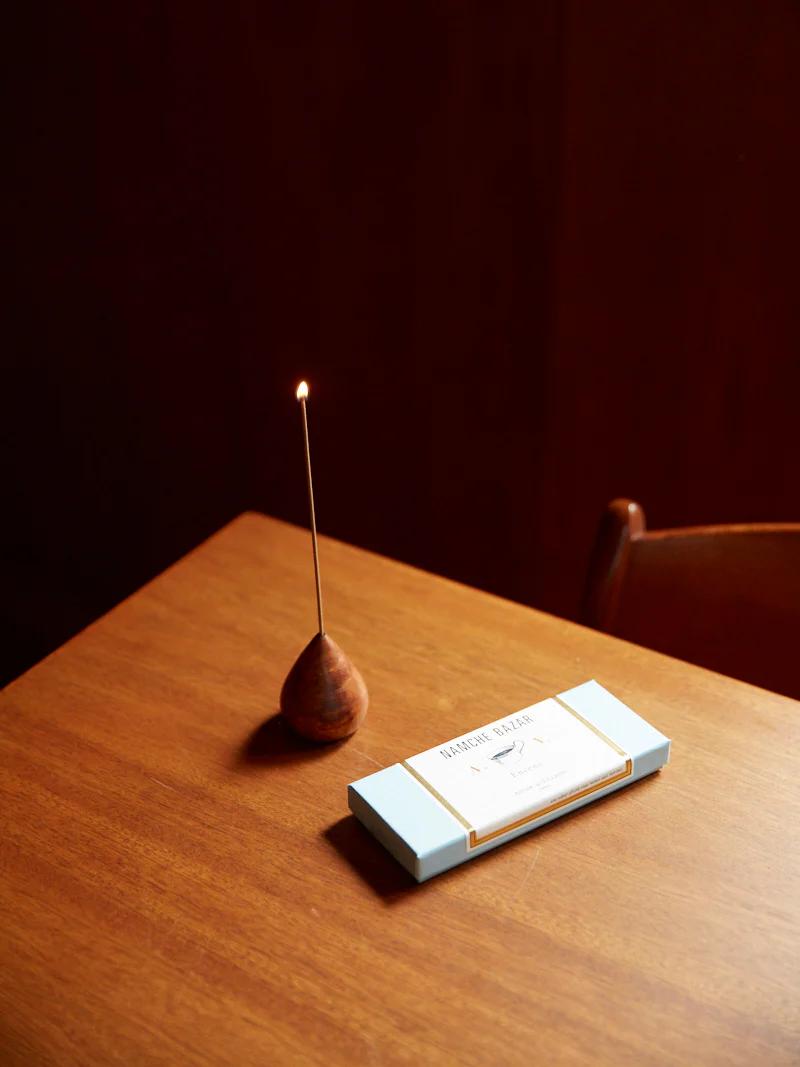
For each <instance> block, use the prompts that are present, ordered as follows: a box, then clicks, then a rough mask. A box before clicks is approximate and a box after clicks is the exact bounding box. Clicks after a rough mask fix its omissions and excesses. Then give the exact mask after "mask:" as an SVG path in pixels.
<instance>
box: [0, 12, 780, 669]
mask: <svg viewBox="0 0 800 1067" xmlns="http://www.w3.org/2000/svg"><path fill="white" fill-rule="evenodd" d="M34 17H35V23H34ZM15 18H16V20H17V23H18V25H17V27H16V30H15V44H16V47H15V53H16V69H15V70H14V72H13V87H14V94H13V98H14V105H15V107H14V124H13V125H14V129H13V143H14V152H13V155H12V157H11V158H12V172H13V173H12V176H13V177H14V179H15V180H14V182H13V191H12V198H11V201H10V203H11V208H12V211H11V216H12V219H11V221H12V231H13V232H12V244H11V248H12V251H11V262H12V264H13V278H12V282H11V288H10V294H11V297H12V300H11V304H12V309H13V321H12V327H11V332H10V335H9V341H8V344H7V345H6V353H7V355H8V357H9V362H10V369H9V371H8V373H7V375H6V381H7V382H8V385H9V388H8V390H7V391H6V394H5V400H4V424H5V429H6V436H7V437H8V439H9V444H10V448H8V449H7V450H6V457H7V465H6V468H5V473H4V485H5V499H6V503H7V505H8V514H9V516H10V519H9V521H8V522H7V524H6V528H5V538H6V540H7V542H8V547H7V549H6V553H5V558H6V560H7V574H6V581H5V589H6V594H5V597H4V603H3V609H2V611H3V617H4V621H5V625H6V630H7V633H8V636H7V639H6V641H5V653H4V659H5V661H6V663H5V673H6V674H9V673H13V671H14V670H17V669H20V668H21V667H22V666H23V665H24V664H25V663H26V662H29V661H30V660H31V659H32V658H35V657H36V656H37V655H39V654H41V653H42V652H44V651H45V650H46V649H47V648H48V647H51V646H52V645H53V644H56V643H58V642H59V641H61V640H63V638H64V637H65V636H66V635H67V634H68V633H69V632H70V631H71V630H72V629H74V628H75V627H76V626H79V625H81V624H82V623H83V622H85V621H87V620H88V619H89V618H91V617H92V616H93V615H94V614H96V613H97V612H98V611H101V610H103V609H104V608H106V607H107V606H109V605H110V604H111V603H113V602H114V601H116V600H117V599H119V598H120V597H121V596H123V595H125V594H126V593H127V592H128V591H130V590H131V589H132V588H134V587H135V586H136V585H137V584H139V583H140V582H141V581H143V580H145V579H146V578H147V577H148V576H149V575H151V574H152V573H154V572H155V571H157V570H158V569H160V568H161V567H163V566H164V565H166V564H167V563H168V562H169V561H170V560H172V559H173V558H175V557H176V556H177V555H178V554H180V553H182V552H183V551H185V550H186V549H187V548H188V547H190V545H191V544H193V543H195V542H196V541H197V540H198V539H200V538H201V537H203V536H205V535H206V534H207V533H208V532H210V530H212V529H213V528H215V527H216V526H218V525H220V524H221V523H222V522H223V521H224V520H225V519H227V518H228V517H230V516H231V515H233V514H234V513H236V512H238V511H240V510H242V509H244V508H246V507H255V508H260V509H262V510H265V511H268V512H272V513H274V514H276V515H279V516H281V517H284V518H288V519H291V520H294V521H304V516H305V501H304V487H303V486H304V483H303V476H302V452H301V448H300V438H299V432H300V429H299V421H298V413H297V411H296V408H295V404H294V401H293V400H292V390H293V386H294V384H295V382H296V380H297V379H298V377H300V376H306V377H308V378H309V380H310V381H311V383H312V387H313V394H312V401H311V405H310V414H311V420H312V422H311V432H312V447H313V452H314V463H315V476H316V483H317V488H318V494H319V499H318V510H319V519H320V526H321V529H322V530H324V531H325V532H327V533H330V534H332V535H334V536H337V537H340V538H344V539H347V540H351V541H354V542H356V543H358V544H361V545H364V546H366V547H370V548H375V549H378V550H380V551H383V552H385V553H388V554H390V555H395V556H399V557H401V558H403V559H406V560H409V561H411V562H414V563H417V564H419V565H421V566H423V567H429V568H433V569H435V570H438V571H442V572H444V573H447V574H450V575H452V576H454V577H457V578H460V579H462V580H464V581H468V582H472V583H475V584H477V585H480V586H483V587H486V588H489V589H492V590H494V591H497V592H499V593H502V594H505V595H509V596H512V597H516V598H518V599H522V600H527V601H529V602H532V603H534V604H537V605H539V606H542V607H545V608H547V609H549V610H552V611H556V612H560V613H563V614H567V615H571V614H574V612H575V611H576V609H577V603H578V595H579V591H580V587H581V583H582V580H583V574H584V568H585V563H586V558H587V555H588V550H589V546H590V544H591V539H592V536H593V532H594V528H595V524H596V520H597V517H598V516H599V514H600V512H601V511H602V508H603V507H604V506H605V504H606V503H607V501H608V499H610V498H611V497H613V496H615V495H618V494H620V493H626V494H629V495H631V496H634V497H636V498H637V499H640V500H641V501H642V503H643V504H644V505H645V506H646V507H647V510H648V514H649V516H650V517H651V519H652V521H653V523H654V524H656V525H678V524H680V523H683V522H711V521H726V520H727V521H729V520H734V519H741V520H750V521H755V520H773V519H785V520H788V519H798V518H800V514H798V504H797V496H796V492H795V489H794V479H793V471H794V467H795V466H796V464H797V460H798V458H800V457H799V455H798V445H797V443H796V436H795V433H794V429H793V423H794V410H793V408H794V403H795V398H796V396H797V394H798V387H799V386H800V372H799V371H798V362H799V361H798V357H797V353H798V351H799V350H800V345H799V344H798V342H800V321H798V313H797V302H796V300H795V296H794V281H793V279H794V275H795V265H794V249H795V248H796V247H797V246H798V238H799V237H800V233H798V229H799V228H800V227H799V225H798V216H797V212H796V208H795V201H796V193H795V189H796V188H797V187H798V184H800V160H798V149H797V144H798V139H797V137H796V136H795V132H796V131H795V116H796V114H797V113H798V104H800V100H798V96H799V95H800V93H799V91H798V82H797V79H796V75H795V71H796V70H797V69H798V66H799V65H800V27H799V26H798V13H797V8H796V7H795V6H794V5H792V4H789V3H785V4H783V3H774V4H770V5H753V4H744V3H733V4H726V5H722V4H719V5H706V6H703V7H698V6H697V5H694V4H692V5H688V4H687V5H674V4H670V5H668V4H666V3H658V4H655V5H652V4H651V5H645V6H642V5H637V4H634V3H623V2H615V3H613V4H606V5H602V6H592V5H582V4H567V5H562V4H557V3H555V2H553V3H541V4H536V5H531V4H525V3H521V2H520V3H511V2H509V3H504V4H500V5H496V4H495V5H485V4H473V5H461V4H454V3H448V2H444V0H442V2H439V3H433V4H424V5H422V4H410V5H403V6H401V7H396V8H391V9H390V8H387V7H385V6H384V5H374V4H357V3H337V4H325V3H316V4H315V3H304V2H302V3H295V4H287V5H283V4H262V3H255V2H251V3H244V2H238V3H235V4H229V5H226V6H224V7H220V6H219V5H210V4H204V3H193V4H189V3H186V2H184V0H180V2H179V0H173V2H170V3H167V4H162V5H137V6H136V7H135V8H130V7H122V8H120V7H119V6H115V5H106V6H105V7H103V6H101V5H95V4H89V3H79V4H76V5H71V6H70V9H69V10H67V9H66V8H63V7H61V6H59V5H50V6H49V7H48V6H47V5H45V7H44V8H37V9H36V13H35V16H33V15H30V14H27V13H26V12H25V11H22V12H20V11H18V12H17V13H16V16H15ZM25 20H28V21H27V23H26V21H25Z"/></svg>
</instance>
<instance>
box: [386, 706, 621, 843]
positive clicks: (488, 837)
mask: <svg viewBox="0 0 800 1067" xmlns="http://www.w3.org/2000/svg"><path fill="white" fill-rule="evenodd" d="M553 699H554V700H555V701H557V702H558V703H559V704H560V705H561V707H562V708H564V709H565V711H568V712H569V713H570V715H573V716H574V717H575V718H576V719H578V721H579V722H581V723H583V725H584V726H585V727H586V728H587V729H589V730H591V731H592V733H594V734H597V736H598V737H599V738H600V740H601V741H605V743H606V744H607V745H609V746H610V747H611V748H613V749H614V751H615V752H616V753H617V755H619V756H622V757H624V759H625V769H624V770H622V771H618V772H617V773H616V774H612V775H611V777H610V778H604V779H603V780H602V781H600V782H595V783H594V784H593V785H590V786H587V787H586V788H585V789H581V790H579V792H577V793H571V794H570V795H569V796H566V797H562V798H561V800H556V801H554V802H553V803H552V804H548V805H547V806H546V807H544V808H539V810H538V811H533V812H531V813H530V814H528V815H523V816H522V817H521V818H519V819H515V820H514V821H513V822H510V823H508V825H507V826H501V827H500V829H498V830H491V831H490V832H489V833H487V834H483V835H481V836H479V835H478V832H477V830H476V829H475V827H474V826H472V824H471V823H470V822H469V820H468V819H465V818H464V816H463V815H462V814H461V812H460V811H458V810H457V809H456V808H454V807H453V805H452V804H451V803H450V802H449V801H448V800H445V798H444V797H443V796H442V794H441V793H440V792H439V791H438V789H434V787H433V786H432V785H431V783H430V782H429V781H428V780H427V779H426V778H425V777H424V776H423V775H421V774H420V773H419V771H417V770H415V769H414V768H413V767H412V766H410V764H409V763H408V761H407V760H403V762H402V766H403V767H405V769H406V770H407V771H408V772H409V774H411V775H412V776H413V777H414V778H416V780H417V781H418V782H419V784H420V785H421V786H424V788H425V789H427V790H428V792H429V793H431V794H432V795H433V796H434V797H435V798H436V799H437V800H438V801H439V803H440V804H441V805H442V807H444V808H446V809H447V810H448V811H449V812H450V814H451V815H452V816H453V817H454V818H455V819H458V821H459V822H460V823H461V825H462V826H463V827H464V829H465V830H466V831H467V833H468V834H469V847H470V848H477V846H478V845H484V844H486V842H487V841H494V839H495V838H497V837H502V835H503V834H507V833H510V832H511V831H512V830H518V829H519V828H520V826H525V825H526V824H527V823H529V822H533V821H534V820H535V819H541V818H542V817H543V816H544V815H549V814H550V812H551V811H557V810H558V809H559V808H563V807H565V806H566V805H567V804H572V803H573V802H574V801H576V800H581V799H582V798H583V797H588V796H589V794H590V793H596V792H597V791H598V790H599V789H605V787H606V786H608V785H613V784H614V782H621V781H622V779H623V778H628V777H629V776H630V775H631V773H632V772H633V761H632V759H631V758H630V756H629V755H628V753H627V752H625V751H624V750H623V749H621V748H620V747H619V745H618V744H616V742H614V741H612V740H611V738H610V737H606V735H605V734H604V733H603V732H602V730H598V729H597V727H596V726H595V725H594V724H593V723H591V722H587V720H586V719H584V717H583V716H582V715H579V714H578V712H577V711H576V710H575V709H574V708H571V707H570V706H569V704H566V703H565V702H564V701H563V700H562V699H561V698H560V697H553Z"/></svg>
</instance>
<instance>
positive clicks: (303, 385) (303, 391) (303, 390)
mask: <svg viewBox="0 0 800 1067" xmlns="http://www.w3.org/2000/svg"><path fill="white" fill-rule="evenodd" d="M307 396H308V382H300V384H299V385H298V387H297V399H298V400H305V398H306V397H307Z"/></svg>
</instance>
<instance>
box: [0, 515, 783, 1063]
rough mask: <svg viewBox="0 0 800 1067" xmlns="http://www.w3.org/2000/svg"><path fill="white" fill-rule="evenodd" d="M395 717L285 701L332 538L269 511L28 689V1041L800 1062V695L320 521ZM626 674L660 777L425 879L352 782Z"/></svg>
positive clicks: (298, 1055) (0, 1057) (115, 1048)
mask: <svg viewBox="0 0 800 1067" xmlns="http://www.w3.org/2000/svg"><path fill="white" fill-rule="evenodd" d="M320 551H321V562H322V570H323V580H324V584H325V588H326V592H327V603H326V608H327V611H326V615H327V619H328V623H329V626H330V628H331V633H332V634H333V635H334V636H335V637H336V638H337V640H339V642H340V643H341V644H342V646H343V647H344V648H345V649H346V650H347V651H348V653H349V654H350V655H351V656H352V657H353V659H354V661H355V662H356V663H357V664H358V665H359V667H360V668H361V670H362V672H363V674H364V676H365V677H366V679H367V682H368V685H369V687H370V691H371V710H370V714H369V716H368V718H367V721H366V723H365V725H364V726H363V728H362V729H361V730H360V731H359V733H358V734H356V735H355V737H353V738H352V739H351V740H350V741H347V742H344V743H342V744H340V745H338V746H333V747H325V748H313V747H310V746H307V745H305V744H303V743H301V742H296V741H294V740H293V739H292V738H291V737H289V736H288V735H287V734H286V733H285V732H284V730H283V728H282V726H281V723H280V721H279V720H277V719H275V718H273V717H272V716H273V715H274V712H275V710H276V704H277V698H278V693H279V690H280V685H281V682H282V680H283V677H284V675H285V673H286V671H287V670H288V668H289V666H290V665H291V663H292V661H293V659H294V657H295V655H296V654H297V653H298V651H299V650H300V648H301V647H302V646H303V645H304V644H305V642H306V641H307V640H308V638H309V637H310V636H311V634H312V633H313V630H314V623H315V610H314V603H313V576H312V570H311V549H310V544H309V540H308V536H307V534H306V533H304V532H303V531H302V530H298V529H295V528H293V527H290V526H287V525H285V524H283V523H280V522H276V521H274V520H272V519H267V518H264V517H263V516H259V515H252V514H248V515H244V516H242V517H241V518H239V519H237V520H236V521H235V522H234V523H232V524H231V525H230V526H228V527H227V528H226V529H224V530H223V531H222V532H221V533H219V534H218V535H217V536H215V537H214V538H212V539H211V540H210V541H209V542H207V543H206V544H204V545H202V546H201V547H200V548H199V549H197V550H196V551H195V552H193V553H192V554H190V555H189V556H188V557H187V558H186V559H184V560H182V561H181V562H180V563H178V564H177V565H176V566H175V567H173V568H172V569H171V570H169V571H168V572H167V573H165V574H164V575H162V576H161V577H160V578H158V579H157V580H156V581H154V582H153V583H152V584H151V585H149V586H147V587H146V588H145V589H143V590H141V591H140V592H139V593H137V594H136V595H135V596H133V597H132V598H131V599H129V600H127V601H125V602H124V603H123V604H121V605H120V606H119V607H117V608H116V609H115V610H114V611H112V612H111V613H110V614H109V615H108V616H106V617H105V618H103V619H101V620H100V621H99V622H97V623H96V624H95V625H93V626H91V627H89V629H88V630H86V631H85V632H84V633H82V634H81V635H80V636H78V637H77V638H75V639H74V640H73V641H71V642H69V643H68V644H67V645H65V646H64V647H63V648H62V649H60V650H59V651H57V652H56V653H55V654H54V655H52V656H50V657H49V659H47V660H45V661H44V662H43V663H41V664H40V665H39V666H37V667H35V668H34V669H33V670H32V671H30V672H29V673H28V674H26V675H25V676H23V677H22V678H20V679H19V680H18V681H17V682H15V683H14V684H13V685H11V686H10V687H9V688H8V689H7V690H6V691H5V692H4V694H3V695H2V732H1V733H0V742H1V743H0V753H1V756H0V791H1V792H0V804H1V805H2V809H1V810H2V845H1V846H0V847H1V848H2V882H1V883H0V909H2V923H1V924H0V927H1V928H2V929H1V932H0V1061H2V1062H3V1063H4V1064H8V1063H25V1064H48V1063H53V1064H56V1063H57V1064H59V1065H63V1064H71V1063H81V1064H112V1063H120V1064H140V1063H169V1064H181V1065H182V1064H189V1063H214V1064H237V1065H238V1064H258V1065H262V1067H263V1065H273V1064H294V1063H309V1064H315V1063H320V1064H323V1063H325V1064H336V1063H342V1064H345V1063H346V1064H362V1063H363V1064H380V1063H424V1064H430V1063H447V1064H449V1063H464V1064H490V1065H495V1064H534V1063H541V1064H548V1065H549V1064H559V1063H581V1064H583V1063H609V1064H610V1063H614V1064H636V1065H637V1067H638V1065H642V1064H654V1063H658V1064H661V1063H664V1064H681V1065H685V1064H693V1065H694V1064H716V1063H719V1064H723V1063H724V1064H733V1063H741V1064H747V1065H748V1067H751V1065H754V1064H769V1065H770V1067H773V1065H775V1064H781V1063H787V1064H788V1063H795V1064H796V1063H798V1062H800V940H799V939H798V910H799V908H800V834H799V833H798V826H800V805H799V804H798V786H797V779H798V770H799V769H800V764H799V763H798V748H799V747H800V746H798V741H800V705H799V704H797V703H796V702H794V701H792V700H789V699H786V698H784V697H780V696H776V695H773V694H771V693H767V692H764V691H762V690H759V689H755V688H753V687H751V686H748V685H744V684H742V683H740V682H736V681H732V680H730V679H728V678H723V677H721V676H718V675H715V674H711V673H709V672H708V671H704V670H701V669H700V668H697V667H691V666H688V665H686V664H684V663H680V662H678V661H676V660H671V659H668V658H666V657H664V656H660V655H657V654H655V653H651V652H648V651H645V650H643V649H641V648H637V647H635V646H633V645H629V644H626V643H624V642H622V641H618V640H615V639H613V638H609V637H606V636H603V635H601V634H597V633H594V632H591V631H589V630H585V629H582V628H581V627H578V626H575V625H572V624H570V623H567V622H563V621H560V620H559V619H555V618H551V617H549V616H546V615H542V614H540V613H538V612H536V611H531V610H529V609H527V608H524V607H520V606H519V605H515V604H511V603H508V602H506V601H503V600H500V599H497V598H496V597H492V596H489V595H486V594H484V593H479V592H476V591H475V590H472V589H468V588H465V587H463V586H459V585H456V584H453V583H451V582H447V581H444V580H443V579H440V578H436V577H433V576H431V575H428V574H424V573H421V572H419V571H416V570H413V569H411V568H409V567H406V566H402V565H400V564H397V563H393V562H390V561H388V560H385V559H381V558H379V557H376V556H373V555H370V554H368V553H366V552H363V551H360V550H359V549H356V548H352V547H349V546H347V545H343V544H339V543H336V542H334V541H329V540H327V539H324V540H323V542H322V543H321V549H320ZM590 677H596V678H597V679H598V680H599V681H601V682H602V683H604V684H605V685H606V686H607V687H608V688H610V689H611V690H612V691H613V692H614V693H616V694H617V695H618V696H619V697H621V698H622V699H623V700H624V701H626V702H627V703H629V704H630V705H631V706H632V707H633V708H635V709H636V710H637V711H639V712H640V713H642V714H643V715H644V716H645V717H646V718H648V719H649V720H650V721H652V723H653V724H654V725H655V726H657V727H658V728H659V729H660V730H662V731H663V732H665V733H666V734H668V735H669V736H670V737H671V738H672V739H673V742H674V743H673V756H672V763H671V764H670V765H669V766H668V767H667V768H666V769H665V770H664V771H662V772H661V773H660V774H658V775H655V776H654V777H652V778H650V779H647V780H645V781H643V782H641V783H638V784H636V785H633V786H631V787H630V788H628V789H626V790H624V791H623V792H621V793H617V794H616V795H614V796H612V797H609V798H607V799H606V800H603V801H600V802H598V803H595V804H594V805H591V806H590V807H588V808H585V809H584V810H583V811H580V812H578V813H576V814H574V815H572V816H568V817H566V818H563V819H560V820H558V821H556V822H554V823H552V824H550V825H549V826H547V827H545V828H543V829H542V830H539V831H538V832H534V833H531V834H529V835H527V836H525V837H522V838H520V839H519V840H517V841H516V842H514V843H512V844H510V845H506V846H504V847H503V848H500V849H498V850H496V851H494V852H491V853H489V854H488V855H487V856H485V857H483V858H482V859H479V860H475V861H473V862H472V863H468V864H465V865H464V866H462V867H459V868H456V869H455V870H453V871H450V872H448V873H447V874H445V875H442V876H440V877H439V878H436V879H433V880H432V881H431V882H428V883H426V884H424V885H422V886H418V885H416V884H415V883H414V882H413V881H412V880H411V878H410V877H409V876H408V875H407V874H406V873H405V872H404V871H403V870H402V868H401V867H400V866H399V865H398V864H396V863H395V861H394V860H393V859H392V858H391V857H390V856H389V855H388V853H386V852H385V851H384V850H383V849H382V848H381V846H380V845H378V844H377V843H376V842H375V841H374V840H373V839H372V838H371V837H370V836H369V834H368V833H367V832H366V831H365V830H363V829H362V827H361V826H360V825H359V824H358V823H356V822H355V820H354V819H353V818H352V817H351V816H349V814H348V811H347V803H346V788H345V787H346V785H347V783H348V782H350V781H351V780H353V779H355V778H359V777H361V776H363V775H365V774H368V773H370V772H371V771H372V770H374V769H375V768H377V767H383V766H385V765H387V764H389V763H393V762H395V761H396V760H398V759H400V758H402V757H404V756H407V755H410V754H412V753H414V752H417V751H420V750H422V749H425V748H427V747H429V746H430V745H432V744H435V743H436V742H438V741H441V740H444V739H446V738H448V737H450V736H453V735H456V734H459V733H461V732H463V731H464V730H466V729H469V728H470V727H472V726H477V725H481V724H483V723H484V722H487V721H489V720H491V719H494V718H497V717H498V716H499V715H500V714H502V713H505V712H508V711H513V710H516V709H518V708H521V707H523V706H525V705H528V704H530V703H532V702H533V701H536V700H538V699H540V698H542V697H545V696H548V695H550V694H552V693H554V692H557V691H559V690H563V689H566V688H568V687H569V686H573V685H576V684H577V683H579V682H582V681H584V680H586V679H587V678H590Z"/></svg>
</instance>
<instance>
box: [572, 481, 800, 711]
mask: <svg viewBox="0 0 800 1067" xmlns="http://www.w3.org/2000/svg"><path fill="white" fill-rule="evenodd" d="M582 621H583V622H585V623H586V624H587V625H589V626H594V627H595V628H596V629H599V630H605V631H606V632H607V633H612V634H616V635H617V636H619V637H624V638H625V639H626V640H628V641H633V642H635V643H637V644H640V645H646V646H647V647H648V648H654V649H657V650H658V651H660V652H666V653H668V654H669V655H671V656H677V657H678V658H680V659H685V660H689V661H690V662H693V663H699V664H700V665H701V666H703V667H710V668H711V669H712V670H716V671H720V672H721V673H723V674H729V675H733V676H734V677H736V678H742V679H744V680H745V681H749V682H753V683H754V684H756V685H761V686H764V687H765V688H767V689H774V690H776V691H778V692H782V693H787V694H789V695H790V696H795V697H800V524H776V525H766V524H757V525H742V526H696V527H687V528H685V529H676V530H648V529H647V527H646V523H645V517H644V512H643V511H642V509H641V507H640V506H639V505H638V504H636V503H634V502H633V501H632V500H624V499H620V500H614V501H612V503H611V504H610V505H609V507H608V509H607V511H606V513H605V515H604V517H603V519H602V521H601V523H600V528H599V530H598V533H597V538H596V540H595V545H594V551H593V553H592V559H591V562H590V565H589V574H588V578H587V582H586V589H585V594H584V601H583V611H582Z"/></svg>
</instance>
